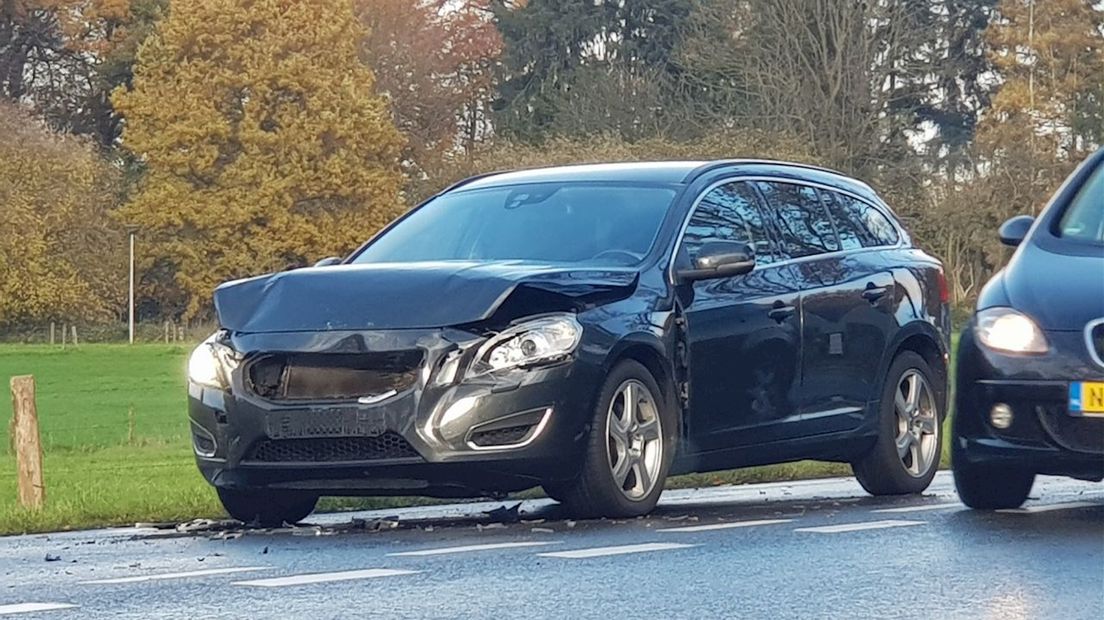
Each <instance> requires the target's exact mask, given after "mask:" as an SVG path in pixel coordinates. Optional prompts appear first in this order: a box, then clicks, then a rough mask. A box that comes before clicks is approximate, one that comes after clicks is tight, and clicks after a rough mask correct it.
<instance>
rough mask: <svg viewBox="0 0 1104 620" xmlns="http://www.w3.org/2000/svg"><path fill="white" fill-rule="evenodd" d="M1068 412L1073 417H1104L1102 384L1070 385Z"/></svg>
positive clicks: (1103, 386) (1079, 382) (1103, 384)
mask: <svg viewBox="0 0 1104 620" xmlns="http://www.w3.org/2000/svg"><path fill="white" fill-rule="evenodd" d="M1069 410H1070V413H1072V414H1073V415H1088V416H1104V382H1090V381H1077V382H1074V383H1071V384H1070V389H1069Z"/></svg>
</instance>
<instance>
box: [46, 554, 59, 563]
mask: <svg viewBox="0 0 1104 620" xmlns="http://www.w3.org/2000/svg"><path fill="white" fill-rule="evenodd" d="M46 561H47V562H60V561H61V556H60V555H54V554H52V553H47V554H46Z"/></svg>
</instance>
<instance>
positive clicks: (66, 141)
mask: <svg viewBox="0 0 1104 620" xmlns="http://www.w3.org/2000/svg"><path fill="white" fill-rule="evenodd" d="M0 136H3V139H2V140H0V231H3V233H2V234H0V326H5V327H11V326H13V325H14V326H19V325H29V324H31V323H36V322H37V323H39V324H41V322H44V321H50V320H59V321H73V320H82V321H103V320H108V319H111V318H113V317H115V316H118V313H119V312H120V311H121V309H122V305H123V299H124V293H123V290H122V286H121V285H123V286H125V280H124V278H123V274H125V273H126V263H125V256H126V254H125V247H126V246H125V241H124V237H123V235H122V234H120V231H119V230H118V229H117V228H115V227H113V226H112V223H111V220H110V218H109V216H108V214H109V210H110V208H111V207H112V205H113V204H114V203H115V201H116V198H117V196H116V194H117V192H118V183H117V175H116V174H115V171H114V170H112V169H111V167H110V166H108V165H107V164H106V163H105V162H104V161H102V160H101V159H100V158H99V156H98V154H97V152H96V150H95V149H94V148H93V146H92V145H91V144H89V143H87V142H86V141H85V140H82V139H79V138H75V137H72V136H64V135H59V134H55V133H53V132H51V131H50V130H49V129H47V128H46V127H45V126H44V125H43V123H42V122H41V121H39V120H36V119H35V118H33V117H32V116H31V114H29V113H28V112H27V111H25V110H22V109H19V107H17V106H15V105H13V104H11V103H8V102H4V101H0Z"/></svg>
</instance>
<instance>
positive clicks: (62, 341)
mask: <svg viewBox="0 0 1104 620" xmlns="http://www.w3.org/2000/svg"><path fill="white" fill-rule="evenodd" d="M67 331H69V327H68V326H67V325H66V324H65V323H62V324H61V348H62V349H64V348H65V339H66V337H67V336H66V335H65V332H67Z"/></svg>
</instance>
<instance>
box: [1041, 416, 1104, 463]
mask: <svg viewBox="0 0 1104 620" xmlns="http://www.w3.org/2000/svg"><path fill="white" fill-rule="evenodd" d="M1037 411H1038V413H1039V421H1040V422H1041V423H1042V425H1043V428H1045V429H1046V431H1047V433H1048V434H1049V435H1050V437H1051V438H1052V439H1053V440H1054V442H1055V443H1057V444H1058V445H1059V446H1061V447H1063V448H1065V449H1067V450H1073V451H1075V452H1090V453H1092V454H1104V418H1086V417H1078V416H1072V415H1070V414H1069V413H1067V412H1066V408H1065V407H1055V406H1050V407H1038V408H1037Z"/></svg>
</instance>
